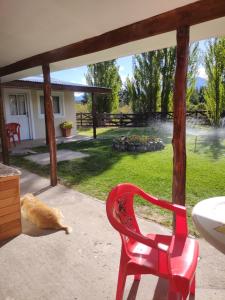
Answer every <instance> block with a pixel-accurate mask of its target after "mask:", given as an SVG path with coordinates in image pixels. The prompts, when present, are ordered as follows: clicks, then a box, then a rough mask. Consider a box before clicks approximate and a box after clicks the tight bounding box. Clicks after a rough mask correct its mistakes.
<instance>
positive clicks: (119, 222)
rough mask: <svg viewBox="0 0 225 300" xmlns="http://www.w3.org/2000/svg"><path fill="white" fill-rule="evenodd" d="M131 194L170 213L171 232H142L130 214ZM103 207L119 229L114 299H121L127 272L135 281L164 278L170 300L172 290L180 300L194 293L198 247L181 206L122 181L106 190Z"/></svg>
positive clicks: (172, 297) (171, 298)
mask: <svg viewBox="0 0 225 300" xmlns="http://www.w3.org/2000/svg"><path fill="white" fill-rule="evenodd" d="M135 195H137V196H140V197H142V198H144V199H145V200H147V201H148V202H150V203H152V204H155V205H157V206H159V207H161V208H164V209H168V210H170V211H172V212H174V213H175V230H174V234H171V235H161V234H148V235H143V234H142V233H141V231H140V229H139V226H138V223H137V220H136V217H135V214H134V208H133V199H134V196H135ZM106 210H107V216H108V219H109V221H110V223H111V225H112V226H113V227H114V228H115V229H116V230H117V231H119V233H120V235H121V239H122V249H121V258H120V267H119V276H118V283H117V293H116V300H122V298H123V292H124V287H125V283H126V276H127V275H134V279H135V280H140V279H141V274H153V275H156V276H159V277H164V278H166V279H168V280H169V291H168V299H169V300H174V299H175V298H174V295H175V294H176V293H179V294H181V297H182V299H183V300H184V299H186V298H187V297H188V295H189V294H190V293H191V294H194V293H195V272H196V267H197V261H198V253H199V250H198V242H197V241H196V240H194V239H192V238H189V237H188V231H187V219H186V209H185V207H183V206H180V205H176V204H172V203H170V202H167V201H165V200H159V199H157V198H155V197H153V196H151V195H149V194H147V193H145V192H144V191H143V190H141V189H139V188H138V187H136V186H134V185H132V184H129V183H124V184H119V185H117V186H116V187H115V188H114V189H113V190H112V191H111V192H110V194H109V196H108V199H107V203H106ZM147 298H148V297H146V299H147Z"/></svg>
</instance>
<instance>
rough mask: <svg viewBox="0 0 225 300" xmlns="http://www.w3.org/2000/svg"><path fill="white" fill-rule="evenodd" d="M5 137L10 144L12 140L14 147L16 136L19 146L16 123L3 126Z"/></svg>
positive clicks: (17, 125)
mask: <svg viewBox="0 0 225 300" xmlns="http://www.w3.org/2000/svg"><path fill="white" fill-rule="evenodd" d="M5 127H6V131H7V136H8V140H9V144H10V139H11V138H12V141H13V144H14V146H15V136H17V140H18V142H19V144H20V142H21V141H20V124H18V123H8V124H6V125H5Z"/></svg>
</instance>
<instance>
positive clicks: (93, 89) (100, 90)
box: [2, 80, 112, 94]
mask: <svg viewBox="0 0 225 300" xmlns="http://www.w3.org/2000/svg"><path fill="white" fill-rule="evenodd" d="M2 86H3V87H5V88H21V89H34V90H43V82H34V81H28V80H14V81H9V82H5V83H3V85H2ZM51 88H52V90H55V91H72V92H81V93H95V94H111V92H112V90H111V89H110V88H105V87H97V86H88V85H78V84H72V83H71V84H61V83H53V82H51Z"/></svg>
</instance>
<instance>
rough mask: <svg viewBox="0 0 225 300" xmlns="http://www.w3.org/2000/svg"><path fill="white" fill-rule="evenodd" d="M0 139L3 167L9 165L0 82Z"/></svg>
mask: <svg viewBox="0 0 225 300" xmlns="http://www.w3.org/2000/svg"><path fill="white" fill-rule="evenodd" d="M0 137H1V147H2V161H3V163H4V164H5V165H8V164H9V150H8V139H7V133H6V130H5V114H4V103H3V94H2V85H1V80H0Z"/></svg>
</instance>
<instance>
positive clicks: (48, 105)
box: [42, 64, 57, 186]
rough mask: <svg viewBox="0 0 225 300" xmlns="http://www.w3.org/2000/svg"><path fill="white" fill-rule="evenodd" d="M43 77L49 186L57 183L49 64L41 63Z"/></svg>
mask: <svg viewBox="0 0 225 300" xmlns="http://www.w3.org/2000/svg"><path fill="white" fill-rule="evenodd" d="M42 70H43V77H44V84H43V89H44V106H45V120H46V125H47V132H48V141H49V153H50V177H51V186H55V185H57V157H56V141H55V127H54V114H53V105H52V97H51V80H50V68H49V64H44V65H42Z"/></svg>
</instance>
